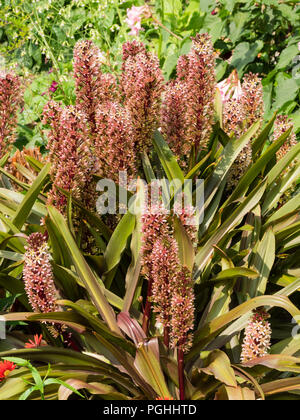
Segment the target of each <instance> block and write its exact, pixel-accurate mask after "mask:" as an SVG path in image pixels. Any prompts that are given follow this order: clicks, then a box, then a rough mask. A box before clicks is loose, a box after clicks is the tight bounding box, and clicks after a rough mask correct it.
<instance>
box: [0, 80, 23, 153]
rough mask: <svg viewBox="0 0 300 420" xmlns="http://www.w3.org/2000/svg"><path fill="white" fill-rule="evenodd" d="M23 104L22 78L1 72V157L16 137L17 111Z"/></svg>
mask: <svg viewBox="0 0 300 420" xmlns="http://www.w3.org/2000/svg"><path fill="white" fill-rule="evenodd" d="M20 104H21V80H20V78H19V77H18V76H15V75H13V74H11V73H4V72H1V73H0V157H1V156H3V155H4V154H5V153H6V152H8V151H9V150H10V146H11V144H12V143H13V142H14V141H15V138H16V126H17V111H18V108H19V106H20Z"/></svg>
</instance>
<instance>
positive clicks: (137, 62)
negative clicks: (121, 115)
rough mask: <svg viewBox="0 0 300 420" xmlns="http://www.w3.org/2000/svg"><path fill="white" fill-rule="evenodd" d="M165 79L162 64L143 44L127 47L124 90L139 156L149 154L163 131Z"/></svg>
mask: <svg viewBox="0 0 300 420" xmlns="http://www.w3.org/2000/svg"><path fill="white" fill-rule="evenodd" d="M163 80H164V79H163V75H162V72H161V69H160V67H159V60H158V58H157V57H155V56H154V55H153V54H151V53H150V52H148V51H147V50H146V48H145V46H144V45H143V44H142V43H139V42H137V41H132V42H127V43H125V44H124V45H123V65H122V76H121V90H122V93H123V95H124V106H125V108H126V109H127V111H128V112H129V115H130V118H131V122H132V126H133V130H134V132H133V134H134V142H135V149H136V152H137V153H141V152H143V151H146V152H147V151H149V149H150V147H151V145H152V136H153V133H154V130H155V129H157V128H158V127H159V120H160V107H161V95H162V90H163Z"/></svg>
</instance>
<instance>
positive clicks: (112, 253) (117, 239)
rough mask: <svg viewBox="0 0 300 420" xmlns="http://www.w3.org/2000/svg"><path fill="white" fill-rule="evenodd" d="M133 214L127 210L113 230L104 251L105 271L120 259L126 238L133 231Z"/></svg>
mask: <svg viewBox="0 0 300 420" xmlns="http://www.w3.org/2000/svg"><path fill="white" fill-rule="evenodd" d="M134 226H135V216H134V214H132V213H131V212H130V211H128V212H127V213H126V214H125V215H124V216H123V217H122V219H121V220H120V222H119V223H118V226H117V227H116V229H115V230H114V232H113V234H112V236H111V238H110V240H109V242H108V244H107V247H106V251H105V253H104V259H105V263H106V273H108V272H110V271H111V270H112V269H113V268H114V267H116V266H117V264H118V263H119V262H120V260H121V256H122V253H123V251H124V249H125V247H126V244H127V240H128V238H129V237H130V235H131V234H132V232H133V229H134Z"/></svg>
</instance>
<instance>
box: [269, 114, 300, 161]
mask: <svg viewBox="0 0 300 420" xmlns="http://www.w3.org/2000/svg"><path fill="white" fill-rule="evenodd" d="M293 126H294V124H293V121H292V120H291V119H290V118H289V117H288V116H287V115H278V117H276V120H275V123H274V132H273V137H272V141H273V142H274V141H276V140H278V139H279V137H280V136H282V135H283V134H284V133H285V132H286V131H288V130H289V129H290V128H293ZM297 143H298V142H297V139H296V135H295V133H294V132H293V130H292V132H291V134H290V136H289V137H288V138H287V139H286V141H285V142H284V144H283V146H281V148H280V149H279V150H278V152H277V153H276V156H277V160H280V159H282V158H283V157H284V156H285V155H286V154H287V153H288V152H289V151H290V150H291V148H292V147H293V146H295V145H296V144H297Z"/></svg>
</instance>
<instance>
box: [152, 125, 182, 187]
mask: <svg viewBox="0 0 300 420" xmlns="http://www.w3.org/2000/svg"><path fill="white" fill-rule="evenodd" d="M153 144H154V148H155V150H156V153H157V154H158V157H159V160H160V162H161V164H162V166H163V168H164V170H165V172H166V175H167V177H168V179H169V181H172V180H173V179H179V180H180V181H181V183H183V182H184V175H183V173H182V171H181V169H180V167H179V165H178V163H177V161H176V159H175V156H174V155H173V153H172V151H171V149H170V147H169V146H168V144H167V143H166V142H165V140H164V138H163V136H162V135H161V134H160V132H159V131H156V132H155V133H154V137H153Z"/></svg>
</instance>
